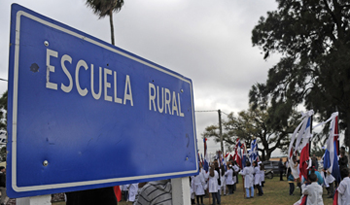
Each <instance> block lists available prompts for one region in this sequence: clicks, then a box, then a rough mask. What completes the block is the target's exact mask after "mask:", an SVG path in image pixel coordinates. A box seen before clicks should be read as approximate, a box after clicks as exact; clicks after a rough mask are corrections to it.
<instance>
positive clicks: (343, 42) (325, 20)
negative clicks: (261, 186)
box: [250, 0, 350, 146]
mask: <svg viewBox="0 0 350 205" xmlns="http://www.w3.org/2000/svg"><path fill="white" fill-rule="evenodd" d="M276 1H277V3H278V9H277V10H276V11H272V12H268V13H267V18H264V17H261V18H260V20H259V22H258V24H257V25H256V26H255V28H254V29H253V31H252V43H253V46H259V47H260V48H261V49H262V50H263V53H264V58H265V59H266V58H268V57H269V56H270V54H271V53H274V52H275V53H280V54H281V55H282V58H281V60H280V62H278V63H277V64H276V65H275V66H274V67H272V68H271V69H270V70H269V72H268V79H267V81H266V82H265V83H264V84H259V83H258V84H256V85H254V86H253V87H252V89H251V91H250V102H251V103H253V104H254V106H255V107H259V103H261V102H266V101H267V102H268V103H270V104H271V107H273V110H274V112H276V113H278V112H280V113H282V114H283V115H284V116H287V115H289V114H290V113H291V112H293V110H294V109H295V108H296V107H297V106H298V105H302V104H304V106H305V107H306V109H313V110H314V111H315V113H317V116H318V118H319V120H325V119H326V118H328V117H329V116H330V115H331V113H332V112H334V111H336V110H338V111H339V119H340V123H339V125H340V128H341V129H344V128H345V143H346V145H347V146H350V58H349V56H350V33H349V28H350V10H349V8H350V2H349V1H346V0H345V1H343V0H317V1H316V0H276Z"/></svg>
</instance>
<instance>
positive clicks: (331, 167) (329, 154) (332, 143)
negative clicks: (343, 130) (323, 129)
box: [323, 112, 340, 183]
mask: <svg viewBox="0 0 350 205" xmlns="http://www.w3.org/2000/svg"><path fill="white" fill-rule="evenodd" d="M331 118H332V120H331V123H330V126H329V136H328V139H327V143H326V146H327V149H326V152H325V154H324V159H323V167H324V169H325V170H327V172H329V173H331V174H332V176H333V177H334V178H335V179H336V180H337V182H338V183H339V182H340V170H339V166H338V153H337V139H338V136H339V133H338V129H337V125H338V112H335V113H332V116H331Z"/></svg>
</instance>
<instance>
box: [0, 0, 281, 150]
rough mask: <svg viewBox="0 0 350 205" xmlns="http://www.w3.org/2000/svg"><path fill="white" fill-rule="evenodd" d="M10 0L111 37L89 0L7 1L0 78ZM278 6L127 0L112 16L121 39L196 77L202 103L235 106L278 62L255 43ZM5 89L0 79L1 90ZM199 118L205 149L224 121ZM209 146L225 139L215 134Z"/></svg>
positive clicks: (223, 0)
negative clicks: (207, 134)
mask: <svg viewBox="0 0 350 205" xmlns="http://www.w3.org/2000/svg"><path fill="white" fill-rule="evenodd" d="M12 3H18V4H20V5H22V6H25V7H27V8H29V9H31V10H33V11H35V12H38V13H40V14H42V15H45V16H47V17H49V18H52V19H55V20H57V21H59V22H62V23H64V24H67V25H69V26H71V27H74V28H76V29H78V30H81V31H83V32H85V33H88V34H90V35H92V36H94V37H96V38H99V39H102V40H103V41H106V42H110V27H109V19H108V18H104V19H100V20H99V19H98V16H96V15H94V14H93V13H92V11H91V9H90V8H87V7H86V6H85V1H84V0H73V1H72V0H55V1H54V0H18V1H11V0H1V1H0V24H1V27H2V28H1V30H0V39H1V40H0V78H4V79H7V78H8V59H9V34H10V30H9V29H10V6H11V4H12ZM276 8H277V3H276V2H275V0H244V1H242V0H217V1H209V0H147V1H145V0H125V5H124V6H123V8H122V10H121V11H120V12H119V13H117V14H115V15H114V26H115V39H116V46H118V47H120V48H122V49H125V50H127V51H130V52H132V53H134V54H136V55H139V56H141V57H143V58H146V59H148V60H150V61H152V62H155V63H157V64H160V65H162V66H164V67H166V68H168V69H170V70H173V71H175V72H177V73H180V74H182V75H184V76H186V77H188V78H190V79H192V81H193V84H194V97H195V109H196V110H218V109H221V110H222V111H223V112H224V113H227V114H228V113H230V112H235V113H237V112H239V111H241V110H244V109H247V108H248V92H249V89H250V88H251V86H252V85H253V84H255V83H257V82H265V80H266V77H267V70H268V69H269V68H270V67H271V66H272V65H274V64H275V63H276V62H277V61H278V56H273V57H272V58H270V59H268V60H267V61H265V60H263V56H262V54H261V51H260V50H259V49H258V48H257V47H253V46H252V43H251V31H252V29H253V28H254V26H255V25H256V24H257V22H258V20H259V18H260V17H261V16H265V17H266V13H267V11H272V10H276ZM6 90H7V83H6V82H3V81H0V93H3V92H5V91H6ZM222 118H223V119H225V118H226V115H225V114H223V115H222ZM196 124H197V138H198V147H199V149H200V152H202V151H203V143H202V136H201V133H203V132H204V129H205V127H206V126H209V125H212V124H218V114H217V112H197V113H196ZM208 149H209V152H215V150H217V149H220V144H215V143H214V142H213V141H212V140H209V145H208Z"/></svg>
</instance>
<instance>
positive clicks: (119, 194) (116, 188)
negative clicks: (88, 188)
mask: <svg viewBox="0 0 350 205" xmlns="http://www.w3.org/2000/svg"><path fill="white" fill-rule="evenodd" d="M113 190H114V194H115V197H116V198H117V200H118V202H120V200H121V199H122V191H121V190H120V187H119V186H114V187H113Z"/></svg>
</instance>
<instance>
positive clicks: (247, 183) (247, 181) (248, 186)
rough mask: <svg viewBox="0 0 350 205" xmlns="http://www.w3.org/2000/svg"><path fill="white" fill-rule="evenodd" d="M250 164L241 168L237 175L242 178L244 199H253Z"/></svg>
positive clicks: (252, 172) (252, 169)
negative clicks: (244, 192) (244, 191)
mask: <svg viewBox="0 0 350 205" xmlns="http://www.w3.org/2000/svg"><path fill="white" fill-rule="evenodd" d="M250 165H251V164H250V162H249V161H247V162H246V166H245V167H244V168H243V170H242V171H241V172H240V173H239V174H240V175H242V176H243V177H244V188H245V190H246V198H247V199H249V198H254V186H253V180H254V177H253V174H254V168H253V167H252V166H250ZM249 190H250V195H249Z"/></svg>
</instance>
